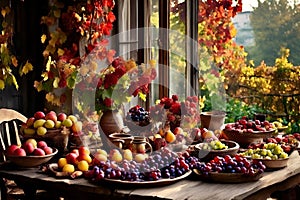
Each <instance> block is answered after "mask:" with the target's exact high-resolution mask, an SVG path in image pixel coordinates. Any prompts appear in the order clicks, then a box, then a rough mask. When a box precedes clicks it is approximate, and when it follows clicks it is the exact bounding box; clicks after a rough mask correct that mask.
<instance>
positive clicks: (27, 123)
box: [26, 117, 35, 128]
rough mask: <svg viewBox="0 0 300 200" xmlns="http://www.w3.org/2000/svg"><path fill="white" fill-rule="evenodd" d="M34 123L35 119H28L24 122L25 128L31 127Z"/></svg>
mask: <svg viewBox="0 0 300 200" xmlns="http://www.w3.org/2000/svg"><path fill="white" fill-rule="evenodd" d="M34 121H35V118H34V117H30V118H28V119H27V121H26V125H27V128H29V127H32V126H33V123H34Z"/></svg>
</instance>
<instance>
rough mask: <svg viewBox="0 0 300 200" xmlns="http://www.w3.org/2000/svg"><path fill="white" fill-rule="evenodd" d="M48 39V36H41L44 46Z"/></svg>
mask: <svg viewBox="0 0 300 200" xmlns="http://www.w3.org/2000/svg"><path fill="white" fill-rule="evenodd" d="M46 39H47V36H46V35H45V34H43V35H42V36H41V42H42V44H44V43H45V41H46Z"/></svg>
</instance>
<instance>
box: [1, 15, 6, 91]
mask: <svg viewBox="0 0 300 200" xmlns="http://www.w3.org/2000/svg"><path fill="white" fill-rule="evenodd" d="M1 15H2V16H3V17H5V15H6V10H5V9H1ZM0 89H1V88H0Z"/></svg>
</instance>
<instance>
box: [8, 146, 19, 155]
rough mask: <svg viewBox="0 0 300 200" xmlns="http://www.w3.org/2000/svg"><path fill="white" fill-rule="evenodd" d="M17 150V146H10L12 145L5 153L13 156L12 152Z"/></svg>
mask: <svg viewBox="0 0 300 200" xmlns="http://www.w3.org/2000/svg"><path fill="white" fill-rule="evenodd" d="M18 148H19V146H18V145H16V144H12V145H10V146H9V147H8V148H7V150H6V152H7V154H8V155H13V154H14V151H15V150H16V149H18Z"/></svg>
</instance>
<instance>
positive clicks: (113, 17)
mask: <svg viewBox="0 0 300 200" xmlns="http://www.w3.org/2000/svg"><path fill="white" fill-rule="evenodd" d="M115 20H116V16H115V15H114V13H113V12H111V11H110V12H109V13H108V14H107V21H109V22H110V23H113V22H114V21H115Z"/></svg>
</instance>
